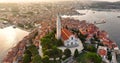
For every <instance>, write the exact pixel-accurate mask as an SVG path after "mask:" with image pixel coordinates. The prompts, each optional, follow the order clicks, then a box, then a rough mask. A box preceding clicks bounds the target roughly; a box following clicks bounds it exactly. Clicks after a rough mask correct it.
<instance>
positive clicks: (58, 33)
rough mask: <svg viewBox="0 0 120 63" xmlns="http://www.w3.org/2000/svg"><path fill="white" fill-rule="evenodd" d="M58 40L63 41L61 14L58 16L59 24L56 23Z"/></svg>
mask: <svg viewBox="0 0 120 63" xmlns="http://www.w3.org/2000/svg"><path fill="white" fill-rule="evenodd" d="M56 29H57V30H56V32H57V34H56V38H57V39H61V17H60V15H59V13H58V14H57V22H56Z"/></svg>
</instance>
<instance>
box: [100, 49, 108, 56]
mask: <svg viewBox="0 0 120 63" xmlns="http://www.w3.org/2000/svg"><path fill="white" fill-rule="evenodd" d="M98 54H99V55H101V56H105V55H106V54H107V51H106V50H104V49H100V50H99V51H98Z"/></svg>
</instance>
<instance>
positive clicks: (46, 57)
mask: <svg viewBox="0 0 120 63" xmlns="http://www.w3.org/2000/svg"><path fill="white" fill-rule="evenodd" d="M42 62H43V63H50V61H49V56H47V55H45V56H44V57H43V58H42Z"/></svg>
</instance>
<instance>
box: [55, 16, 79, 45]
mask: <svg viewBox="0 0 120 63" xmlns="http://www.w3.org/2000/svg"><path fill="white" fill-rule="evenodd" d="M56 38H57V39H58V40H59V39H61V40H62V41H63V44H64V46H66V47H75V46H78V45H79V44H78V42H79V41H80V40H79V39H78V38H77V37H76V36H75V35H74V34H72V33H71V32H70V31H69V30H67V29H66V28H62V26H61V19H60V16H59V15H58V16H57V22H56Z"/></svg>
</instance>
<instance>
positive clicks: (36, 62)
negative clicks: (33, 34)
mask: <svg viewBox="0 0 120 63" xmlns="http://www.w3.org/2000/svg"><path fill="white" fill-rule="evenodd" d="M32 63H42V61H41V57H40V55H35V56H33V59H32Z"/></svg>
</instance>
